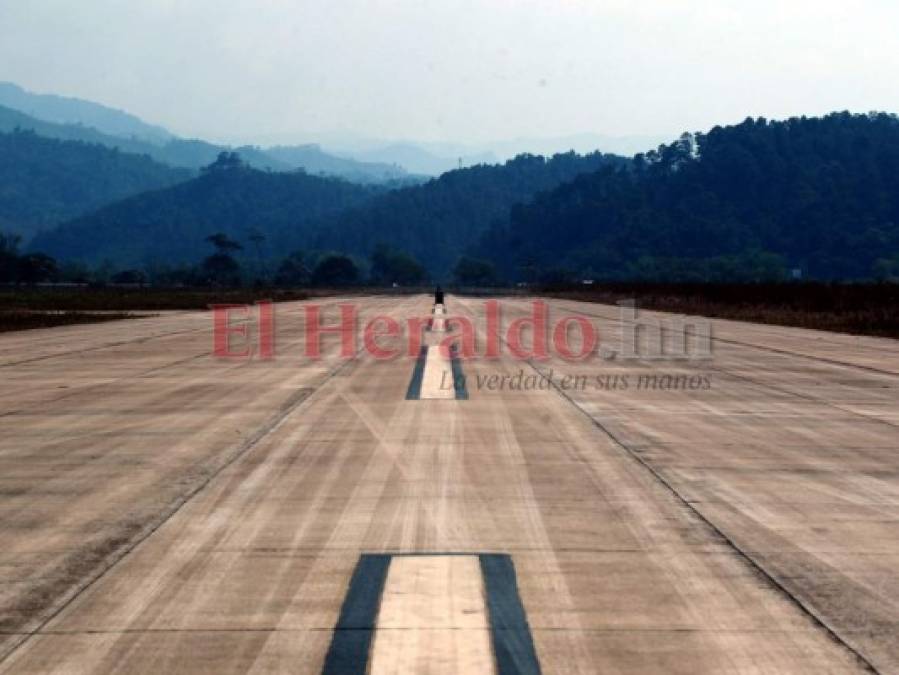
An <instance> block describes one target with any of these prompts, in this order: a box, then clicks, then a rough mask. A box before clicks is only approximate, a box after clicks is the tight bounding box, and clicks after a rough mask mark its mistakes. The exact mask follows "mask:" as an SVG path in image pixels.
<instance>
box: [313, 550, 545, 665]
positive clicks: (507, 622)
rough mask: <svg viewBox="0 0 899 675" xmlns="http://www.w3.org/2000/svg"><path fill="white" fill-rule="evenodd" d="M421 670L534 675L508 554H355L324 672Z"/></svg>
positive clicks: (527, 631)
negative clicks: (354, 564)
mask: <svg viewBox="0 0 899 675" xmlns="http://www.w3.org/2000/svg"><path fill="white" fill-rule="evenodd" d="M425 671H427V672H429V673H434V674H435V675H440V674H442V673H446V674H450V673H489V674H493V675H539V674H540V665H539V662H538V660H537V656H536V652H535V650H534V644H533V640H532V637H531V633H530V628H529V626H528V623H527V619H526V616H525V612H524V607H523V605H522V603H521V599H520V598H519V596H518V585H517V580H516V577H515V568H514V565H513V564H512V559H511V558H510V557H509V556H508V555H503V554H477V553H410V554H364V555H362V556H361V557H360V559H359V562H358V564H357V565H356V569H355V570H354V571H353V576H352V578H351V580H350V586H349V589H348V591H347V595H346V598H345V600H344V603H343V606H342V608H341V613H340V618H339V619H338V622H337V625H336V626H335V628H334V636H333V638H332V641H331V645H330V648H329V649H328V654H327V656H326V659H325V665H324V668H323V670H322V673H323V675H339V674H344V673H371V674H372V675H384V674H385V673H412V672H425Z"/></svg>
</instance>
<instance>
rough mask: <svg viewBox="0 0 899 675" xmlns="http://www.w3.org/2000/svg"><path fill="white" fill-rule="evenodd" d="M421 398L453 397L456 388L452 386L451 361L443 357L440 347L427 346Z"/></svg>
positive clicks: (454, 396)
mask: <svg viewBox="0 0 899 675" xmlns="http://www.w3.org/2000/svg"><path fill="white" fill-rule="evenodd" d="M419 398H422V399H446V398H449V399H455V398H456V389H455V387H454V386H453V366H452V361H450V359H448V358H444V356H443V354H442V353H441V350H440V347H438V346H436V345H435V346H432V347H429V348H428V356H427V359H426V360H425V371H424V375H423V376H422V379H421V396H419Z"/></svg>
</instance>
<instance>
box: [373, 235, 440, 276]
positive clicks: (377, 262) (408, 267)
mask: <svg viewBox="0 0 899 675" xmlns="http://www.w3.org/2000/svg"><path fill="white" fill-rule="evenodd" d="M370 276H371V282H372V283H373V284H376V285H379V286H390V285H393V284H399V285H402V286H407V285H410V284H417V283H421V282H423V281H425V280H427V278H428V275H427V272H426V271H425V268H424V267H422V265H421V263H419V262H418V261H417V260H416V259H415V258H414V257H412V256H411V255H409V254H408V253H405V252H403V251H394V250H392V249H391V248H390V247H389V246H387V245H386V244H378V246H376V247H375V250H374V253H372V255H371V274H370Z"/></svg>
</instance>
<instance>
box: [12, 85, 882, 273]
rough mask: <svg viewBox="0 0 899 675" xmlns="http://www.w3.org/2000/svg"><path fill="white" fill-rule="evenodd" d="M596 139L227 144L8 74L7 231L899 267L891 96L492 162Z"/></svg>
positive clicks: (260, 254) (199, 243)
mask: <svg viewBox="0 0 899 675" xmlns="http://www.w3.org/2000/svg"><path fill="white" fill-rule="evenodd" d="M4 103H5V104H7V105H2V104H4ZM13 104H15V105H17V106H20V109H14V108H12V107H8V106H9V105H13ZM23 109H24V110H23ZM26 111H27V112H26ZM28 113H33V114H34V115H35V117H32V116H31V115H29V114H28ZM37 116H40V117H37ZM598 140H599V137H596V136H592V135H582V136H578V137H567V138H564V139H556V140H547V141H543V142H537V141H533V142H531V141H525V140H522V141H510V142H508V143H506V144H494V146H493V150H491V151H490V152H488V153H486V154H478V152H479V151H478V149H477V148H476V147H475V146H466V145H462V144H421V145H420V144H414V143H399V144H393V145H387V146H380V145H378V143H377V142H375V141H367V140H365V139H360V138H357V137H351V136H348V137H347V138H346V139H344V140H343V141H342V143H341V142H338V141H337V140H332V141H331V143H332V146H333V147H335V150H334V152H333V153H332V152H328V151H325V150H323V149H322V147H321V146H319V145H317V144H314V143H310V144H304V145H273V146H271V147H268V148H258V147H253V146H244V147H238V148H229V147H227V146H222V145H217V144H215V143H209V142H205V141H201V140H188V139H181V138H178V137H176V136H175V135H173V134H171V133H170V132H168V131H167V130H165V129H162V128H161V127H158V126H154V125H152V124H147V123H145V122H143V121H142V120H139V119H138V118H136V117H134V116H132V115H129V114H127V113H124V112H120V111H116V110H112V109H109V108H106V107H104V106H100V105H97V104H93V103H90V102H87V101H80V100H77V99H70V98H62V97H56V96H45V95H32V94H29V93H27V92H24V91H23V90H22V89H20V88H17V87H14V86H11V85H3V86H0V151H2V152H0V231H4V232H6V233H14V234H15V233H18V234H21V235H23V236H25V237H26V239H27V238H31V237H33V241H32V242H31V244H30V246H31V248H32V250H41V251H43V252H45V253H49V254H50V255H52V256H54V257H56V258H58V259H59V260H62V261H78V262H81V263H85V264H88V265H91V266H97V265H101V264H103V265H104V266H105V267H110V266H112V267H114V268H118V269H126V268H138V269H159V268H163V267H166V266H173V265H188V266H189V265H191V264H194V263H196V262H197V261H198V260H199V259H200V258H202V257H203V256H204V254H206V253H208V252H209V244H208V243H207V242H206V238H207V237H209V235H211V234H214V233H220V234H223V235H225V236H227V237H230V238H231V239H232V240H234V241H235V242H238V243H243V244H244V245H245V250H244V252H243V253H241V254H239V257H241V259H242V260H243V262H244V263H249V262H250V260H249V257H250V256H251V253H250V252H249V251H252V256H253V257H255V258H256V260H255V261H253V264H252V266H253V267H254V269H257V270H260V269H265V268H266V267H273V266H275V265H277V264H278V261H279V260H280V259H283V258H284V257H286V256H287V255H288V254H290V253H292V252H296V253H297V256H295V258H294V259H296V260H300V259H302V258H303V257H304V256H306V257H309V258H310V259H317V258H319V257H321V256H323V255H325V254H327V253H328V252H337V253H341V254H347V255H350V256H352V257H353V258H354V260H355V261H356V262H357V264H358V265H359V266H361V267H363V268H364V267H365V266H366V264H367V263H366V260H367V259H368V258H369V257H370V256H372V255H373V254H374V252H375V251H382V253H383V251H384V250H385V249H384V247H385V246H386V247H388V248H389V250H392V251H394V252H396V253H397V254H401V255H404V256H407V257H408V259H409V260H414V259H417V260H418V262H419V263H420V264H421V265H422V266H423V267H424V268H425V270H426V272H427V273H428V274H429V275H430V276H431V277H432V278H433V279H435V280H444V281H445V280H450V279H451V278H452V276H453V270H454V268H455V266H456V263H457V261H459V260H460V259H461V258H464V257H465V256H469V258H471V257H475V258H481V259H483V261H482V262H477V261H476V262H477V264H478V265H480V269H482V270H484V269H490V270H492V271H491V272H490V273H489V275H487V276H485V277H484V278H485V279H486V278H488V277H489V278H491V279H493V280H496V281H503V282H516V281H552V280H576V279H586V278H589V279H659V280H666V279H692V280H709V279H716V280H736V279H743V280H749V281H753V280H763V279H778V278H785V277H787V276H790V275H792V274H794V272H793V271H794V270H796V271H797V273H798V274H801V275H803V276H811V277H814V278H822V279H862V278H871V277H877V278H893V277H896V276H899V226H897V224H899V183H897V180H899V121H897V118H896V117H895V116H894V115H888V114H868V115H852V114H849V113H840V114H833V115H829V116H827V117H825V118H809V119H807V118H796V119H791V120H788V121H784V122H768V121H766V120H752V119H750V120H747V121H746V122H744V123H743V124H739V125H733V126H729V127H716V128H714V129H712V130H711V131H709V132H707V133H697V134H693V135H685V136H684V137H682V138H681V139H680V140H676V141H674V142H672V143H670V144H663V145H661V146H659V148H658V150H653V151H650V152H646V153H640V154H637V155H636V157H635V158H634V159H630V158H626V157H622V156H618V155H614V154H602V153H599V152H589V153H586V154H580V155H579V154H575V153H574V152H570V153H566V154H558V155H555V156H550V157H548V158H544V157H542V156H539V155H535V154H523V155H520V156H518V157H516V158H514V159H512V160H509V161H505V162H504V163H500V162H499V161H498V157H499V156H500V155H502V154H504V153H512V152H515V151H517V150H518V149H519V148H521V147H522V145H525V144H527V143H532V144H533V148H534V149H535V150H538V151H539V150H547V149H551V148H553V147H556V146H557V145H558V144H570V145H571V146H573V147H577V148H578V149H584V148H590V147H591V146H592V144H593V143H594V142H598ZM619 140H621V139H619ZM630 142H633V143H635V144H636V143H639V142H640V141H639V139H631V141H630ZM351 149H352V150H353V152H354V156H353V157H349V156H347V152H348V150H351ZM234 153H236V154H234ZM466 153H468V154H466ZM546 154H547V155H549V153H546ZM453 155H458V156H457V157H456V158H455V159H454V160H451V159H449V157H451V156H453ZM401 163H405V165H406V166H405V167H403V166H401V165H400V164H401ZM466 163H472V166H465V165H466ZM460 164H461V168H460ZM430 173H440V176H439V178H430V179H428V178H427V176H426V174H430ZM251 240H253V241H254V242H255V243H254V244H253V245H252V246H250V245H249V242H250V241H251ZM262 242H264V243H263V244H261V243H262ZM260 244H261V245H260ZM382 257H383V256H382ZM379 278H381V279H382V280H383V279H384V278H386V277H384V276H383V274H382V275H381V277H379Z"/></svg>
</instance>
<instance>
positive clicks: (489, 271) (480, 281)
mask: <svg viewBox="0 0 899 675" xmlns="http://www.w3.org/2000/svg"><path fill="white" fill-rule="evenodd" d="M453 276H454V277H455V279H456V283H458V284H460V285H462V286H489V285H490V284H493V283H495V282H496V269H495V268H494V267H493V264H492V263H490V262H488V261H486V260H479V259H477V258H470V257H468V256H462V257H461V258H459V261H458V262H457V263H456V266H455V268H453Z"/></svg>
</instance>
